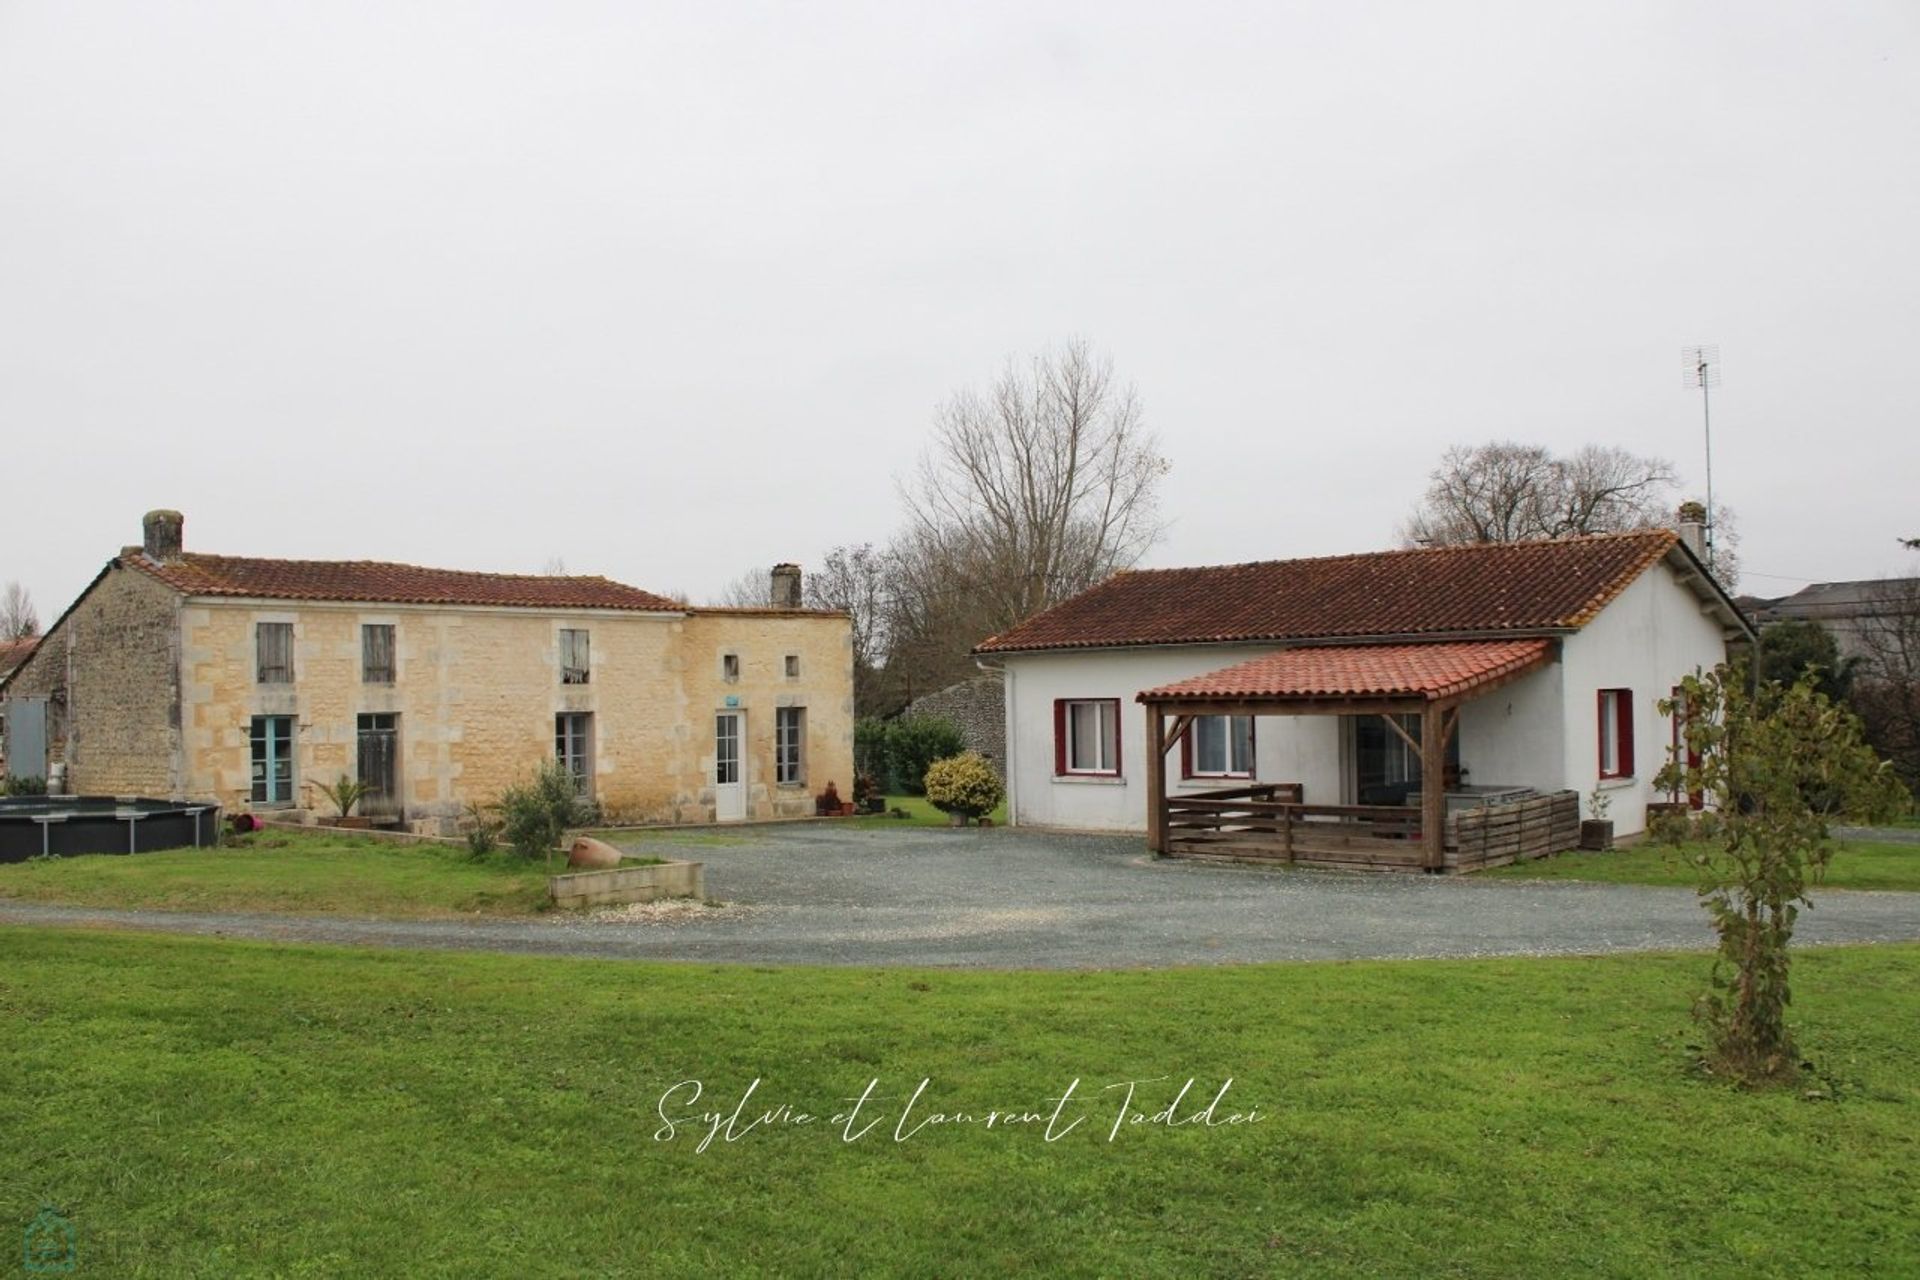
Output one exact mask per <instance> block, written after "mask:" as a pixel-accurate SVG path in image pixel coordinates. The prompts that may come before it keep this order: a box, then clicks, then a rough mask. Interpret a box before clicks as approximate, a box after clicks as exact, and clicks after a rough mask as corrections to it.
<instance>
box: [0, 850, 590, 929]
mask: <svg viewBox="0 0 1920 1280" xmlns="http://www.w3.org/2000/svg"><path fill="white" fill-rule="evenodd" d="M560 869H562V868H561V866H560V865H559V862H558V861H557V860H556V863H555V865H554V866H553V867H547V866H543V865H542V864H540V863H536V862H527V861H525V860H524V859H521V858H517V857H515V856H514V855H513V854H511V853H509V852H505V851H502V852H498V853H495V854H492V855H490V856H488V857H486V858H483V859H479V860H475V859H473V858H470V857H469V856H468V854H467V851H466V850H465V849H463V848H456V847H454V846H450V845H430V844H399V843H395V842H390V841H383V840H375V839H371V838H369V837H365V836H353V835H347V834H344V833H339V832H331V831H315V832H304V831H284V832H283V831H271V830H270V831H263V832H259V833H257V834H255V835H251V836H243V837H240V838H239V839H238V840H237V841H236V843H235V844H233V845H232V846H230V847H226V848H219V849H179V850H175V851H173V852H169V853H142V854H136V855H133V856H120V855H114V854H92V855H86V856H81V857H72V858H55V859H51V860H47V861H33V862H18V863H13V864H11V865H8V866H0V898H21V899H27V900H32V901H40V902H65V903H72V904H75V905H79V906H90V907H150V908H156V909H159V910H163V911H286V912H293V913H296V914H301V913H304V914H311V915H335V914H337V915H366V916H392V917H402V918H407V919H431V918H436V917H447V916H463V915H476V914H477V915H494V916H498V915H524V914H527V913H529V912H533V911H538V910H540V909H542V908H543V907H544V906H545V904H546V901H547V877H548V876H549V875H552V874H553V873H554V872H555V871H557V870H560Z"/></svg>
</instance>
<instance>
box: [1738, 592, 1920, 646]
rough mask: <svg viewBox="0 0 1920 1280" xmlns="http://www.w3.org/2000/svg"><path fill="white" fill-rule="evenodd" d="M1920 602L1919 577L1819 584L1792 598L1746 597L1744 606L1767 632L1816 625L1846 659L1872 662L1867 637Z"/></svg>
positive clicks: (1756, 622)
mask: <svg viewBox="0 0 1920 1280" xmlns="http://www.w3.org/2000/svg"><path fill="white" fill-rule="evenodd" d="M1916 598H1920V578H1869V579H1867V580H1865V581H1857V582H1816V583H1814V584H1813V585H1811V586H1809V587H1806V588H1803V589H1802V590H1799V591H1796V592H1794V593H1793V594H1792V595H1790V596H1780V597H1778V598H1777V599H1772V600H1765V599H1760V598H1758V597H1754V596H1743V597H1742V598H1741V601H1740V603H1741V605H1742V607H1744V608H1745V609H1746V611H1747V613H1748V616H1749V617H1751V618H1752V619H1753V621H1754V623H1755V624H1756V625H1758V626H1760V627H1762V628H1764V627H1766V626H1767V625H1769V624H1770V623H1775V622H1817V623H1819V624H1820V625H1821V626H1823V627H1825V628H1826V629H1827V630H1828V631H1829V632H1830V633H1832V635H1833V639H1834V643H1835V644H1836V645H1838V646H1839V649H1840V656H1841V657H1842V658H1869V657H1871V656H1872V655H1871V654H1870V653H1869V652H1868V651H1867V648H1866V645H1865V642H1864V641H1863V639H1862V637H1863V636H1865V635H1867V634H1870V633H1871V632H1872V631H1874V630H1875V629H1876V627H1877V626H1878V625H1879V623H1880V621H1881V620H1882V619H1884V618H1886V617H1888V616H1889V615H1890V612H1891V611H1894V610H1901V609H1906V608H1910V607H1911V606H1910V605H1909V604H1908V603H1907V602H1908V601H1911V600H1913V599H1916Z"/></svg>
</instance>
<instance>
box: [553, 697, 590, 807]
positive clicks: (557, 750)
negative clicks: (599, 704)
mask: <svg viewBox="0 0 1920 1280" xmlns="http://www.w3.org/2000/svg"><path fill="white" fill-rule="evenodd" d="M553 758H554V759H555V760H558V761H559V762H560V767H561V768H563V769H565V770H566V771H567V775H568V776H569V777H571V778H572V779H573V789H574V791H576V792H577V793H579V794H580V795H583V796H590V795H592V794H593V713H592V712H590V711H562V712H559V713H557V714H556V715H555V716H554V717H553Z"/></svg>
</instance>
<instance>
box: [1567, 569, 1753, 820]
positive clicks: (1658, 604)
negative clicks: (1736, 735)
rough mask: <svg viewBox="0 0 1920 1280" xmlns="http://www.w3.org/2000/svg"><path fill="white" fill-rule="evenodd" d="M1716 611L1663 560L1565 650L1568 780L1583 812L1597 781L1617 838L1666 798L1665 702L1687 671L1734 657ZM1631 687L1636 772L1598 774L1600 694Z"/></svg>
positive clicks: (1669, 727)
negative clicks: (1661, 787) (1662, 779)
mask: <svg viewBox="0 0 1920 1280" xmlns="http://www.w3.org/2000/svg"><path fill="white" fill-rule="evenodd" d="M1726 656H1727V646H1726V642H1725V640H1724V639H1722V636H1721V624H1720V621H1719V619H1718V618H1716V617H1714V616H1713V615H1712V614H1710V613H1707V612H1706V611H1705V610H1704V609H1702V607H1701V601H1700V597H1699V596H1697V595H1695V594H1694V593H1693V591H1692V590H1691V589H1690V588H1688V587H1685V586H1682V585H1681V584H1680V581H1679V579H1678V577H1677V576H1676V575H1675V574H1674V572H1673V570H1672V569H1670V568H1668V567H1667V565H1666V563H1665V562H1664V561H1663V562H1661V563H1660V564H1657V565H1655V566H1654V567H1653V568H1652V569H1649V570H1648V571H1647V572H1646V573H1644V574H1642V575H1641V576H1640V578H1639V579H1638V580H1637V581H1635V582H1634V583H1633V585H1631V586H1629V587H1628V588H1627V589H1626V590H1625V591H1623V592H1621V593H1620V596H1619V598H1618V599H1616V600H1615V601H1614V602H1613V603H1612V604H1610V605H1608V606H1607V607H1606V608H1605V609H1604V610H1602V611H1601V614H1600V616H1599V617H1597V618H1595V619H1594V620H1593V621H1592V622H1590V623H1588V624H1587V626H1586V628H1585V629H1584V630H1582V631H1581V632H1580V633H1579V634H1578V635H1573V636H1569V637H1567V640H1566V643H1565V646H1564V647H1563V649H1562V650H1561V667H1562V674H1561V681H1562V684H1563V686H1564V692H1565V707H1566V712H1565V748H1564V751H1565V760H1566V782H1565V783H1564V785H1565V786H1567V787H1570V788H1572V789H1573V790H1575V791H1578V792H1579V793H1580V795H1581V798H1582V799H1581V812H1582V814H1583V815H1584V816H1591V815H1590V814H1588V813H1587V800H1586V798H1587V797H1588V796H1590V795H1591V794H1592V793H1593V792H1594V790H1595V789H1596V787H1597V788H1598V789H1600V790H1601V791H1602V792H1604V793H1605V794H1606V795H1607V796H1608V797H1609V800H1610V804H1609V806H1608V813H1607V816H1608V817H1609V818H1611V819H1612V820H1613V830H1614V834H1615V835H1616V836H1622V835H1632V834H1634V833H1636V832H1639V831H1643V830H1645V829H1646V825H1647V802H1648V801H1649V800H1664V799H1666V798H1667V797H1666V795H1665V794H1664V793H1660V792H1656V791H1655V790H1654V787H1653V776H1654V774H1656V773H1658V772H1659V771H1660V767H1661V766H1662V765H1663V764H1665V763H1666V759H1667V749H1668V747H1669V745H1670V744H1671V743H1672V740H1673V722H1672V720H1671V719H1669V718H1668V717H1666V716H1663V715H1661V714H1660V712H1659V709H1658V707H1657V705H1656V704H1657V703H1658V702H1659V701H1660V699H1662V698H1665V697H1669V696H1671V694H1672V692H1673V687H1674V686H1675V685H1676V684H1679V683H1680V678H1681V677H1682V676H1686V675H1691V674H1692V673H1693V672H1694V671H1695V670H1698V669H1707V668H1711V667H1713V666H1714V665H1715V664H1717V663H1720V662H1723V661H1725V660H1726ZM1602 689H1630V690H1632V692H1633V757H1634V775H1633V777H1631V778H1620V779H1608V780H1606V781H1604V782H1603V781H1601V779H1600V710H1599V696H1598V695H1599V691H1600V690H1602Z"/></svg>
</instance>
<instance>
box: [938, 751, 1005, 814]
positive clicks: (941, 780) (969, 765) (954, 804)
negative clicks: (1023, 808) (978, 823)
mask: <svg viewBox="0 0 1920 1280" xmlns="http://www.w3.org/2000/svg"><path fill="white" fill-rule="evenodd" d="M926 783H927V802H928V803H929V804H931V805H933V807H934V808H936V809H938V810H940V811H941V812H942V813H960V814H965V815H966V816H967V817H969V818H977V817H979V816H980V815H981V814H983V813H992V812H993V811H994V809H995V808H996V807H997V806H998V805H999V804H1000V801H1001V800H1003V799H1004V798H1005V797H1006V788H1005V787H1003V786H1001V785H1000V775H999V774H997V773H995V772H994V770H993V765H992V764H991V763H989V762H988V760H987V758H986V757H985V756H983V755H981V754H980V753H979V752H978V751H963V752H961V753H960V754H959V755H957V756H949V757H947V758H946V759H945V760H936V761H934V762H933V764H932V766H931V767H929V768H928V769H927V776H926Z"/></svg>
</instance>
